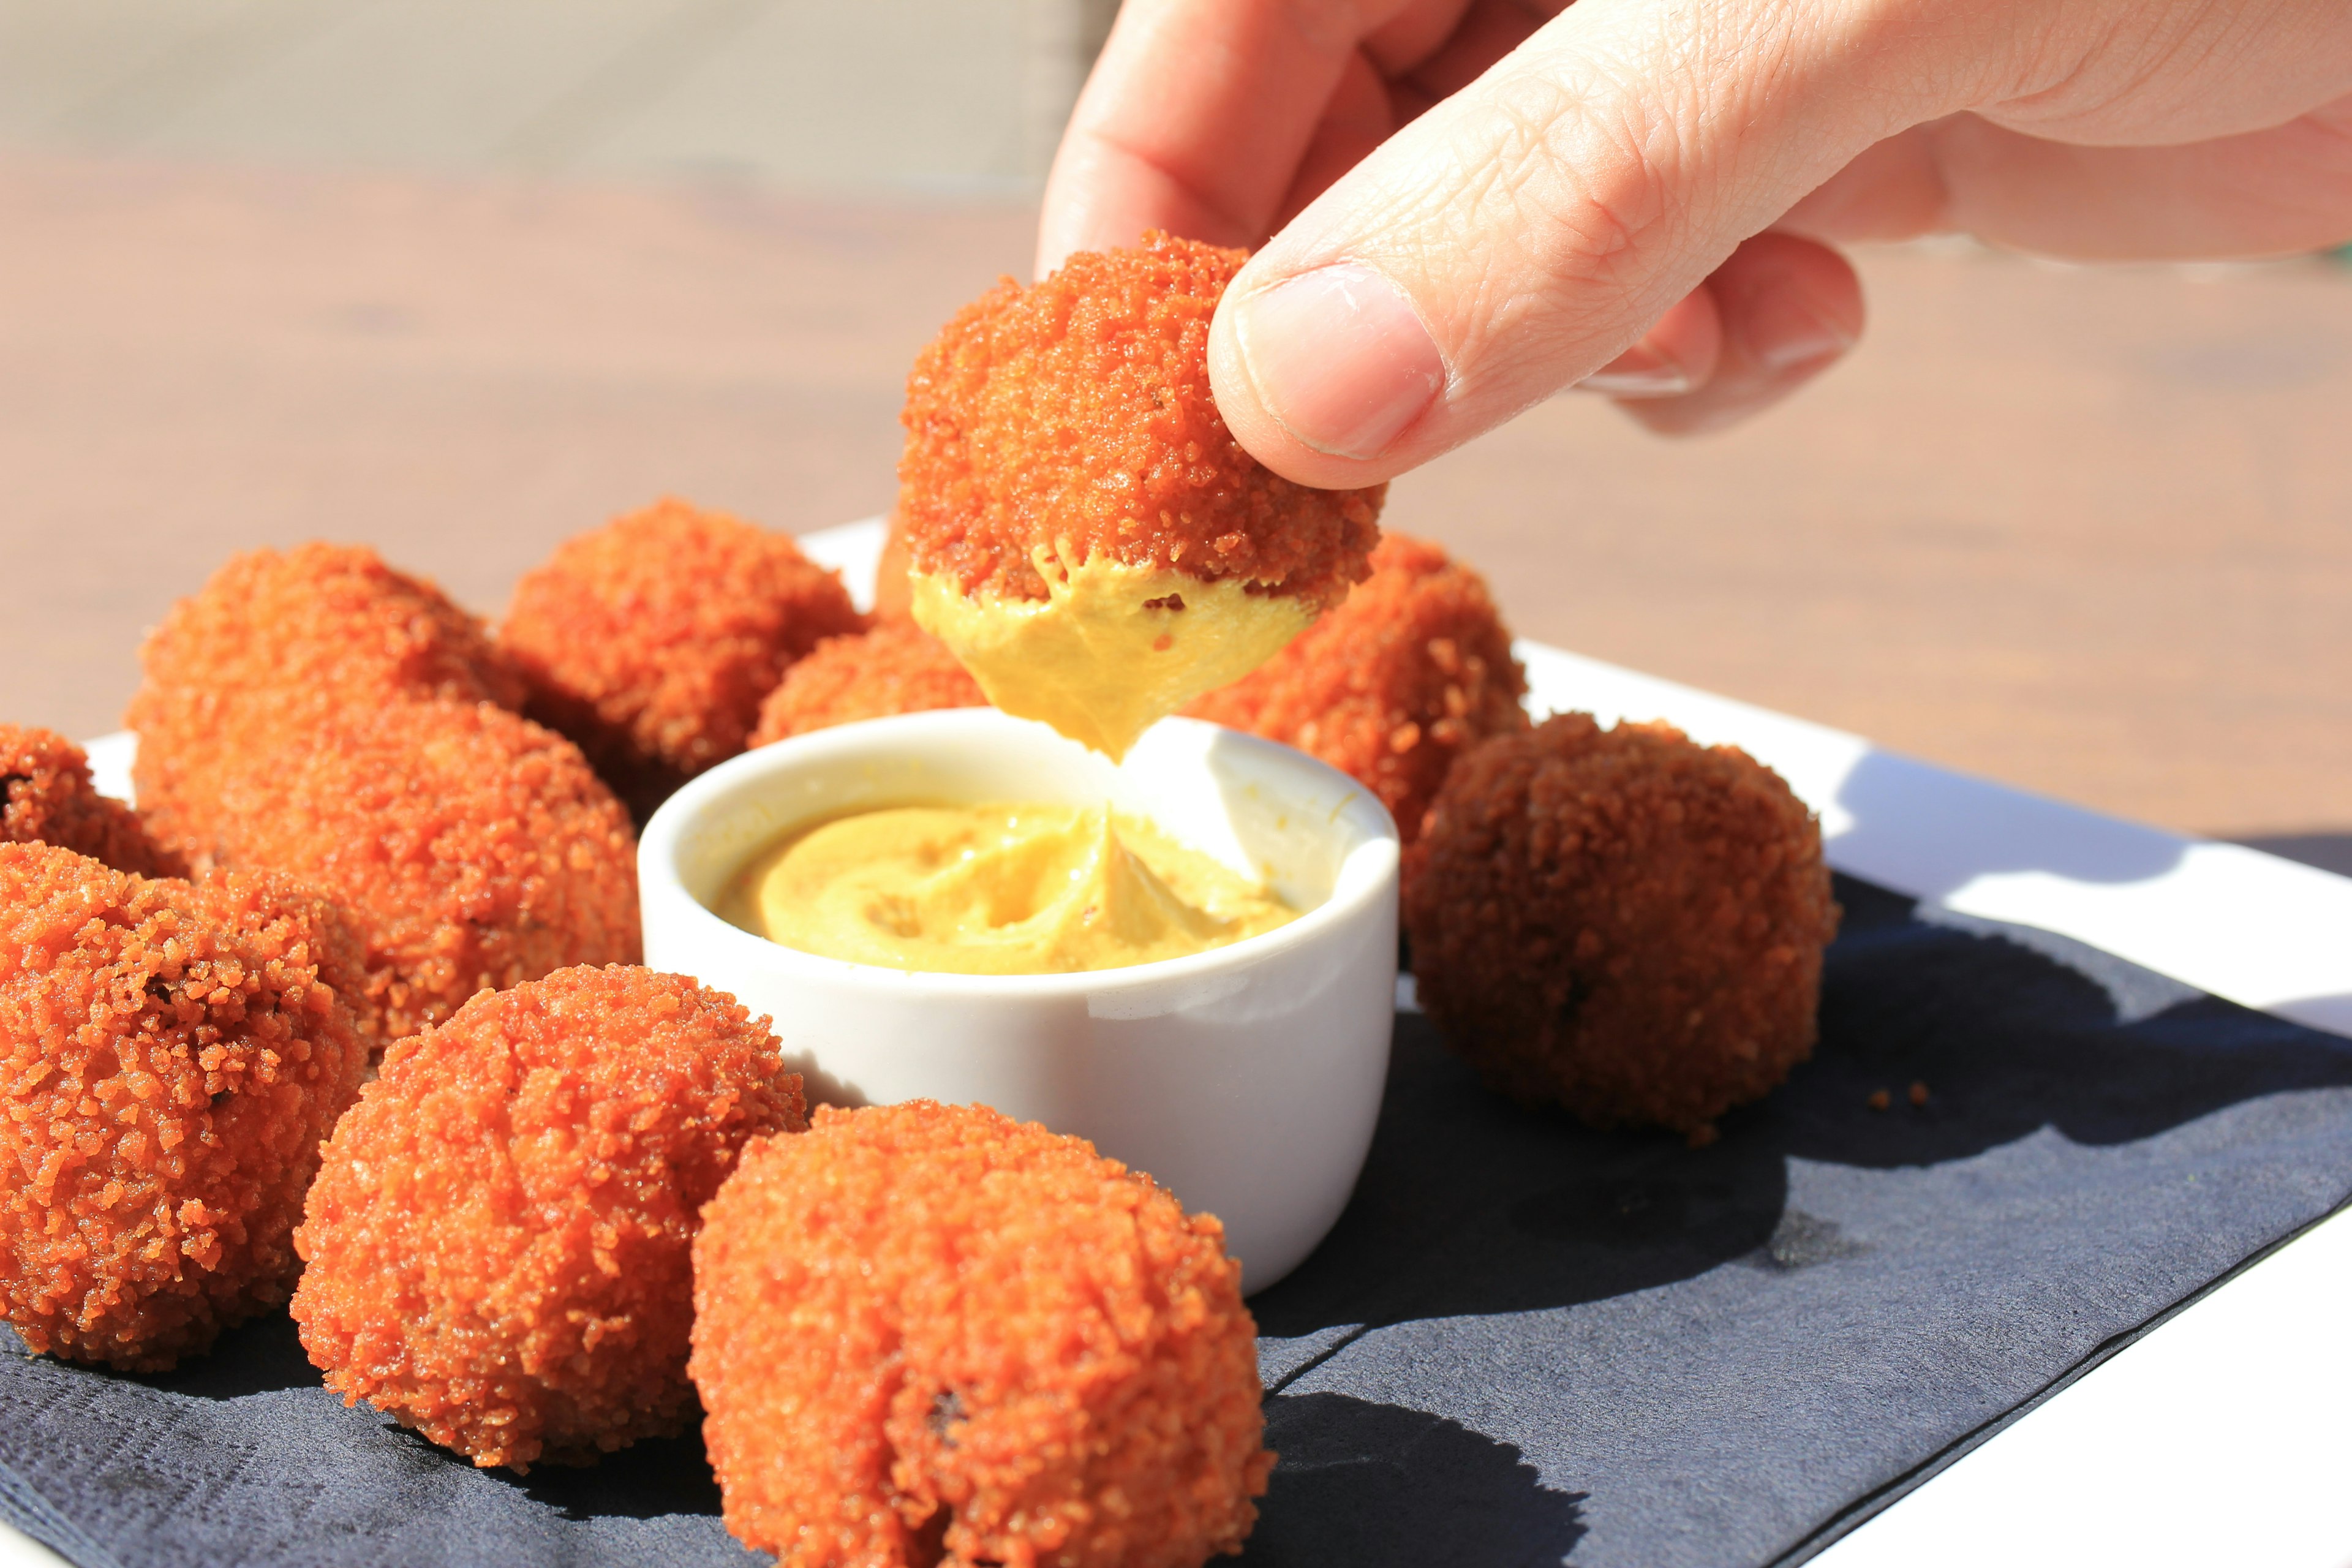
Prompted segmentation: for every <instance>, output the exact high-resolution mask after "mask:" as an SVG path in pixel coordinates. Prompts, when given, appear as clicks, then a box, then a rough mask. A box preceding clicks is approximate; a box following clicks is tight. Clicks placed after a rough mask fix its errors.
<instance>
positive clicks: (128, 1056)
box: [0, 844, 367, 1372]
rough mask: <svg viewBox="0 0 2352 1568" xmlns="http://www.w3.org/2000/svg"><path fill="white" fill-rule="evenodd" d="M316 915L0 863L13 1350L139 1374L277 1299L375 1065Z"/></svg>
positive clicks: (335, 931)
mask: <svg viewBox="0 0 2352 1568" xmlns="http://www.w3.org/2000/svg"><path fill="white" fill-rule="evenodd" d="M355 967H356V954H355V952H353V951H352V948H351V946H350V939H349V937H348V935H347V934H346V933H344V932H343V931H341V929H340V925H339V922H338V921H337V919H336V917H335V915H334V913H333V911H332V910H331V908H330V907H329V906H327V905H326V904H325V903H324V901H323V900H319V899H317V898H315V897H313V896H311V895H310V894H307V893H305V892H303V891H302V890H301V889H298V888H295V887H293V886H291V885H290V884H288V883H286V882H284V881H282V880H279V879H272V878H268V877H240V876H215V877H212V878H208V879H205V880H204V881H202V882H199V883H195V884H193V885H192V884H190V883H187V882H184V881H178V880H173V879H152V880H151V879H142V878H139V877H134V876H128V875H125V874H123V873H121V872H118V871H114V870H110V869H109V868H106V867H104V866H101V865H100V864H99V863H98V862H97V861H95V860H92V859H89V858H85V857H82V856H79V855H75V854H73V853H71V852H70V851H68V850H65V849H59V848H55V847H49V846H46V845H21V844H5V845H0V1079H5V1082H6V1085H7V1089H8V1100H9V1105H10V1109H11V1112H12V1113H11V1114H10V1115H9V1116H6V1117H0V1293H5V1306H6V1311H7V1316H8V1321H10V1322H11V1323H12V1324H14V1325H15V1326H16V1331H17V1333H18V1334H19V1335H20V1336H21V1337H22V1338H23V1339H24V1341H25V1342H26V1344H27V1345H28V1346H30V1347H31V1348H32V1349H34V1350H36V1351H47V1352H51V1353H54V1354H57V1355H59V1356H64V1357H67V1358H68V1359H70V1360H75V1361H85V1362H95V1363H104V1364H107V1365H111V1366H115V1367H119V1368H122V1369H125V1370H129V1371H139V1372H153V1371H161V1370H163V1369H166V1368H168V1367H170V1366H172V1365H173V1363H175V1362H177V1361H178V1359H179V1358H180V1357H182V1356H184V1355H188V1354H192V1353H194V1352H200V1351H203V1350H205V1349H206V1348H207V1347H209V1346H210V1344H211V1343H212V1342H213V1339H214V1337H215V1335H216V1334H217V1333H219V1331H221V1330H222V1329H223V1328H226V1327H227V1326H229V1325H231V1324H233V1323H236V1322H238V1321H242V1320H243V1319H245V1318H247V1317H249V1316H251V1315H252V1314H253V1313H254V1312H256V1311H257V1310H261V1309H262V1308H263V1307H266V1306H268V1305H271V1304H274V1303H277V1302H280V1301H283V1300H286V1298H287V1293H288V1291H289V1289H291V1288H292V1285H293V1282H294V1277H295V1274H296V1271H297V1269H298V1268H299V1263H298V1262H297V1259H296V1258H295V1253H294V1247H293V1242H292V1233H293V1228H294V1225H295V1222H296V1221H297V1220H298V1219H299V1217H300V1214H301V1206H302V1197H303V1194H304V1192H305V1190H306V1189H307V1188H308V1187H309V1185H310V1177H311V1174H312V1173H313V1172H314V1171H315V1170H316V1169H317V1168H318V1160H319V1153H318V1150H319V1142H320V1139H321V1138H322V1137H324V1136H325V1134H326V1132H327V1131H328V1130H329V1129H330V1128H331V1127H332V1126H333V1125H334V1122H335V1118H336V1117H337V1116H338V1115H340V1114H341V1111H342V1110H343V1109H344V1107H345V1106H347V1105H349V1104H350V1103H351V1100H352V1096H353V1095H354V1094H355V1093H356V1092H357V1090H358V1088H359V1082H360V1078H361V1076H362V1073H363V1072H364V1071H365V1069H366V1066H367V1047H366V1045H365V1043H364V1042H363V1041H362V1038H361V1037H360V1036H359V1034H358V1032H357V1030H356V1029H355V1028H354V1027H353V1025H352V1017H351V1015H350V1013H349V1011H348V1010H347V1009H346V1008H345V1007H344V1006H343V1005H342V1003H341V1000H340V999H339V998H338V996H337V994H336V990H335V978H336V977H338V976H344V975H348V974H349V973H351V972H352V970H353V969H355Z"/></svg>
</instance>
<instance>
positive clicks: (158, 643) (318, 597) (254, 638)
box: [125, 544, 523, 844]
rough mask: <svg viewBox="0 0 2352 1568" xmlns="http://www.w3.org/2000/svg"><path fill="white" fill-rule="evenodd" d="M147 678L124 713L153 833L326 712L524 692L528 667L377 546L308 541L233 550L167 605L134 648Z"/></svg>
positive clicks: (510, 702)
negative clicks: (133, 736) (221, 774)
mask: <svg viewBox="0 0 2352 1568" xmlns="http://www.w3.org/2000/svg"><path fill="white" fill-rule="evenodd" d="M140 662H141V663H142V665H143V666H144V667H145V670H146V680H145V683H144V684H143V685H142V686H141V688H140V689H139V693H138V695H137V696H136V697H134V698H132V699H131V710H130V712H129V713H128V714H127V715H126V716H125V721H126V722H127V723H128V724H129V725H130V727H131V729H133V730H136V731H138V732H139V760H138V762H137V763H136V764H135V766H134V768H133V776H134V778H135V779H136V781H137V784H138V788H139V807H140V811H141V812H142V815H143V816H145V817H146V818H147V821H148V826H150V828H151V829H152V831H153V832H154V834H155V836H156V837H157V838H159V839H160V840H162V841H163V842H164V843H165V844H178V843H180V842H181V841H182V840H184V838H186V837H190V832H189V827H188V825H187V824H186V823H185V822H184V820H183V814H184V812H185V811H187V810H188V809H190V805H191V803H194V808H195V809H196V811H197V813H198V815H199V816H201V815H202V814H203V807H202V803H204V802H205V801H206V800H208V799H210V798H211V797H212V796H214V795H216V794H217V792H218V788H219V782H218V779H217V776H216V774H217V773H218V771H219V770H220V769H222V768H224V767H229V768H234V767H237V766H241V765H243V764H244V763H246V762H247V760H248V759H250V758H251V757H253V756H254V755H256V754H257V753H261V752H272V751H275V750H278V749H279V748H282V747H289V746H299V745H301V744H303V743H305V737H306V731H307V730H308V728H309V726H310V724H311V723H312V722H313V721H315V720H316V719H317V718H318V717H319V715H320V714H321V713H327V712H332V711H336V710H343V709H350V708H358V709H362V710H364V709H368V708H373V707H374V706H375V705H376V704H378V703H381V702H384V701H388V700H392V699H394V698H396V697H440V698H451V699H459V700H466V701H476V700H489V701H492V702H496V703H498V704H499V705H500V706H502V707H507V708H516V709H520V707H521V706H522V698H523V684H522V678H521V677H520V675H519V674H518V673H517V672H516V671H515V670H514V669H513V668H512V667H511V666H510V665H509V663H508V662H507V660H506V659H505V658H504V657H503V656H501V655H500V654H499V652H498V650H497V649H496V648H495V647H492V646H491V644H490V640H489V637H488V633H487V632H486V631H485V630H484V629H483V626H482V625H481V623H480V622H479V621H478V620H476V619H475V618H474V617H473V616H469V615H467V613H466V612H465V611H463V610H461V609H459V608H458V607H457V605H453V604H451V603H450V602H449V600H448V599H447V598H446V596H444V595H443V594H442V593H441V591H440V590H439V589H438V588H436V587H435V586H434V585H433V584H431V583H429V582H426V581H425V580H423V579H421V578H416V577H411V576H408V575H406V574H403V573H399V572H395V571H394V570H393V569H392V568H391V567H389V566H386V565H385V564H384V563H383V561H382V560H381V559H379V558H378V557H377V555H376V553H375V552H374V551H373V550H368V549H365V548H362V547H359V546H345V545H334V544H305V545H301V546H299V547H298V548H296V549H293V550H289V551H287V552H284V553H283V554H280V553H279V552H276V551H272V550H257V551H254V552H251V553H250V554H247V555H240V556H237V557H236V558H235V559H233V560H231V561H230V562H229V563H227V564H226V565H225V566H223V567H222V568H221V569H220V570H219V571H218V572H215V573H214V574H213V575H212V579H211V580H210V581H209V582H207V583H206V584H205V585H204V587H203V589H202V590H200V591H199V592H198V593H197V594H195V595H194V596H193V597H191V598H186V599H183V600H181V601H180V602H179V603H178V604H176V605H173V606H172V609H171V613H170V614H168V615H166V616H164V617H163V625H161V626H158V627H156V628H155V630H154V631H153V632H152V634H150V635H149V637H148V638H147V642H146V646H145V647H142V649H141V650H140Z"/></svg>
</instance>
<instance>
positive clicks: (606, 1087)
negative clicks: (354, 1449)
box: [293, 965, 806, 1470]
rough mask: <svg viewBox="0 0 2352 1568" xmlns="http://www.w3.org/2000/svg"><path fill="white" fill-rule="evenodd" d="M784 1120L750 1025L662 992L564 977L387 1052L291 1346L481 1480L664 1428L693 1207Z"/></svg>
mask: <svg viewBox="0 0 2352 1568" xmlns="http://www.w3.org/2000/svg"><path fill="white" fill-rule="evenodd" d="M805 1125H806V1121H805V1118H804V1115H803V1102H802V1099H801V1081H800V1077H799V1075H798V1074H796V1073H790V1072H786V1071H785V1070H784V1068H783V1064H782V1061H781V1060H780V1059H779V1058H778V1055H777V1045H776V1041H775V1038H774V1037H773V1036H772V1035H771V1034H770V1033H769V1032H768V1021H767V1020H766V1019H765V1018H760V1019H753V1018H752V1017H751V1015H750V1014H749V1013H748V1012H746V1011H745V1010H744V1008H743V1007H742V1006H741V1005H740V1004H739V1003H737V1002H736V1000H735V999H734V998H733V997H732V996H730V995H727V994H725V993H723V992H718V991H709V990H705V989H703V988H702V987H700V986H698V985H697V984H695V983H694V982H693V981H691V980H689V979H686V978H684V977H683V976H680V975H675V974H656V973H653V972H652V971H650V970H646V969H633V968H624V967H621V966H619V965H614V966H611V967H608V968H604V969H588V968H581V969H566V970H562V971H561V972H559V973H554V974H551V975H549V976H547V977H546V978H545V979H543V980H538V981H534V982H531V983H530V984H524V985H520V986H517V987H516V988H515V989H513V990H511V991H502V992H498V993H495V994H487V995H482V996H477V997H476V998H474V1000H472V1001H471V1002H469V1003H467V1005H466V1006H465V1007H464V1008H462V1009H461V1010H460V1011H459V1012H458V1013H457V1016H455V1017H454V1018H451V1019H450V1020H449V1021H448V1022H447V1023H446V1024H444V1025H442V1026H440V1027H438V1028H436V1029H434V1030H431V1031H430V1032H428V1033H426V1034H423V1035H419V1036H416V1037H414V1038H411V1039H408V1040H404V1041H403V1042H401V1043H400V1044H399V1045H397V1046H395V1047H393V1048H392V1050H391V1051H390V1052H388V1053H387V1054H386V1055H385V1057H384V1060H383V1076H382V1077H380V1078H378V1079H376V1080H375V1081H374V1082H373V1083H371V1084H369V1085H368V1086H367V1088H366V1089H365V1091H364V1092H363V1093H362V1095H361V1097H360V1103H359V1104H358V1106H357V1107H355V1108H354V1109H353V1110H352V1112H351V1113H350V1114H349V1115H347V1116H345V1117H344V1118H343V1120H342V1121H341V1123H339V1124H338V1125H337V1126H336V1128H335V1135H334V1138H333V1140H332V1141H331V1142H330V1143H329V1144H328V1145H327V1149H326V1160H325V1163H324V1164H323V1166H322V1167H321V1168H320V1173H319V1180H318V1183H317V1184H316V1185H314V1186H313V1187H312V1188H311V1191H310V1207H309V1210H308V1213H307V1214H306V1215H305V1216H304V1218H303V1222H302V1226H301V1229H300V1230H299V1232H298V1233H296V1236H295V1245H296V1246H297V1247H299V1248H300V1250H301V1254H302V1258H303V1260H304V1262H305V1263H306V1264H307V1265H308V1268H306V1269H305V1270H304V1272H303V1275H302V1283H301V1288H300V1289H299V1290H298V1291H296V1293H295V1297H294V1306H293V1312H294V1320H295V1321H296V1322H297V1323H299V1325H300V1327H301V1332H302V1345H303V1348H304V1349H305V1350H307V1351H309V1352H310V1359H311V1361H312V1362H313V1363H316V1364H317V1365H318V1366H319V1367H320V1369H321V1370H322V1371H324V1372H325V1373H326V1374H327V1386H328V1387H329V1388H331V1389H332V1390H334V1391H335V1392H336V1393H338V1394H341V1395H342V1396H343V1400H344V1403H346V1404H352V1403H355V1402H357V1401H359V1400H362V1399H364V1400H366V1401H368V1403H370V1404H371V1405H374V1406H375V1408H377V1409H378V1410H381V1411H383V1412H385V1413H386V1414H388V1415H393V1416H394V1417H396V1418H397V1419H398V1420H399V1421H400V1422H401V1423H402V1424H403V1425H404V1426H412V1427H415V1429H416V1430H418V1431H420V1432H422V1433H424V1434H425V1436H427V1437H430V1438H432V1439H433V1441H435V1442H436V1443H439V1444H441V1445H443V1446H444V1447H449V1448H454V1449H456V1450H457V1452H459V1453H461V1454H464V1455H466V1456H467V1457H468V1458H471V1459H472V1460H473V1461H474V1463H475V1464H477V1465H479V1466H483V1467H485V1468H488V1467H490V1466H493V1465H506V1466H510V1467H512V1468H514V1469H517V1470H526V1469H528V1468H530V1466H531V1464H532V1463H533V1462H534V1461H538V1462H545V1463H584V1462H587V1461H589V1460H593V1458H595V1457H596V1456H597V1455H598V1454H599V1453H608V1452H610V1451H612V1450H613V1449H615V1448H621V1447H626V1446H627V1445H629V1444H630V1443H633V1442H635V1441H636V1440H637V1439H638V1438H640V1437H651V1436H666V1435H669V1434H673V1433H676V1432H678V1431H681V1430H683V1429H684V1428H685V1426H686V1423H687V1421H688V1418H689V1416H690V1415H691V1414H692V1411H693V1405H694V1392H693V1390H692V1389H691V1388H690V1387H689V1386H688V1384H687V1380H686V1358H687V1332H688V1320H689V1318H690V1316H691V1314H692V1310H693V1277H692V1253H691V1251H690V1247H691V1245H692V1242H693V1239H694V1235H695V1232H696V1230H697V1228H698V1226H699V1225H700V1223H701V1222H700V1215H701V1211H702V1205H704V1204H705V1203H707V1202H709V1199H710V1197H711V1194H714V1193H716V1192H717V1191H718V1190H719V1184H720V1183H721V1182H723V1181H725V1180H726V1178H727V1176H728V1174H729V1173H730V1172H731V1171H732V1170H733V1169H734V1168H735V1161H736V1157H737V1155H738V1154H739V1153H740V1151H741V1150H742V1148H743V1145H744V1142H745V1141H746V1140H748V1139H751V1138H754V1137H757V1136H760V1135H761V1134H765V1133H774V1132H794V1131H799V1130H800V1129H801V1128H803V1127H804V1126H805Z"/></svg>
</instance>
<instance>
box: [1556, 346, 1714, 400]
mask: <svg viewBox="0 0 2352 1568" xmlns="http://www.w3.org/2000/svg"><path fill="white" fill-rule="evenodd" d="M1577 388H1578V390H1580V391H1583V392H1597V393H1599V394H1600V395H1601V396H1603V397H1680V396H1681V395H1683V394H1684V393H1685V392H1688V391H1689V390H1690V389H1691V377H1690V372H1688V371H1686V370H1685V369H1684V368H1683V367H1682V366H1680V365H1678V364H1676V363H1675V362H1674V361H1672V360H1670V359H1666V358H1664V356H1662V355H1659V354H1655V353H1651V352H1650V351H1649V350H1648V349H1645V348H1643V347H1642V346H1641V345H1640V344H1638V343H1637V344H1635V345H1634V346H1633V347H1632V348H1630V349H1627V350H1626V351H1625V352H1624V353H1622V354H1619V355H1618V356H1617V357H1616V358H1615V359H1613V360H1611V361H1610V362H1609V363H1607V364H1605V365H1603V366H1602V367H1601V369H1599V370H1596V371H1594V372H1593V373H1592V374H1591V375H1588V376H1586V377H1585V378H1584V379H1583V380H1582V381H1580V382H1578V383H1577Z"/></svg>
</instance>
